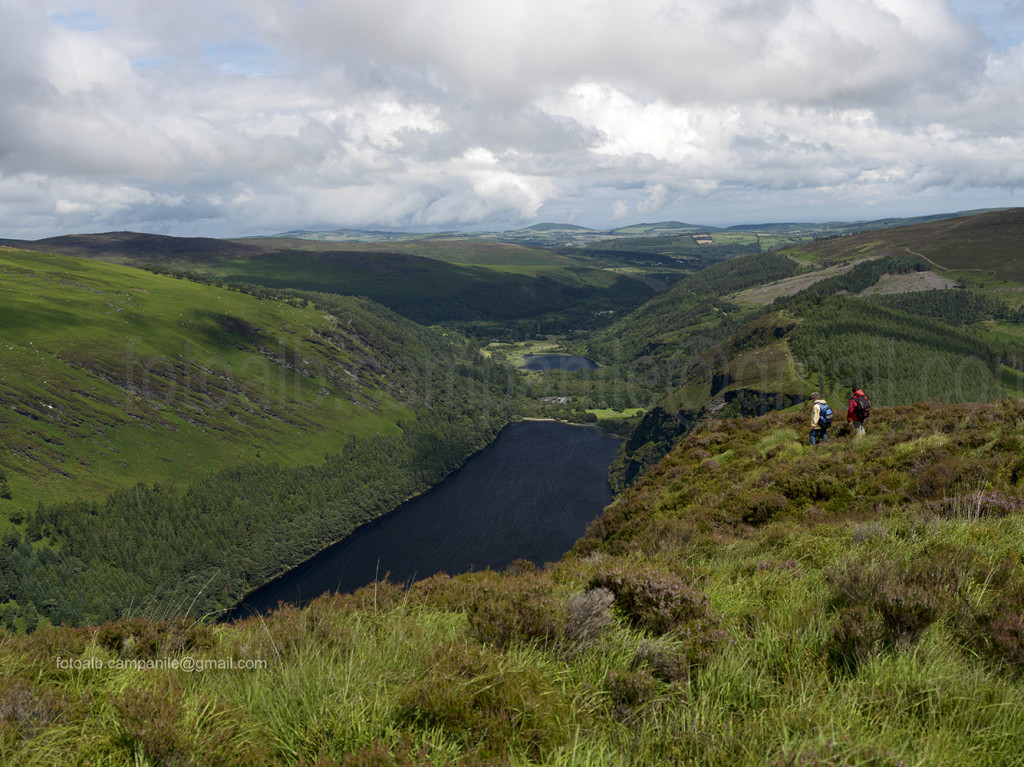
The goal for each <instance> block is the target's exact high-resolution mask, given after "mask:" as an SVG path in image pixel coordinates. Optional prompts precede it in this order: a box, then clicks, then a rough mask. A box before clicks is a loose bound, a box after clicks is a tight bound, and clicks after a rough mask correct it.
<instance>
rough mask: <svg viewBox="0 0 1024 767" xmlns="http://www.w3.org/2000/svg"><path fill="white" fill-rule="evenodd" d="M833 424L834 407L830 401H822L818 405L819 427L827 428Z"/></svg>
mask: <svg viewBox="0 0 1024 767" xmlns="http://www.w3.org/2000/svg"><path fill="white" fill-rule="evenodd" d="M831 425H832V408H830V407H829V406H828V403H826V402H822V403H821V404H820V405H819V406H818V428H819V429H827V428H828V427H829V426H831Z"/></svg>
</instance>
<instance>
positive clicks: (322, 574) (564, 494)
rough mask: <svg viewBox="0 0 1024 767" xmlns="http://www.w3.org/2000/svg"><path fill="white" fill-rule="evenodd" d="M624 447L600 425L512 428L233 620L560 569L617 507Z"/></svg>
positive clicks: (269, 589) (254, 599)
mask: <svg viewBox="0 0 1024 767" xmlns="http://www.w3.org/2000/svg"><path fill="white" fill-rule="evenodd" d="M618 446H619V439H618V438H616V437H612V436H610V435H608V434H606V433H605V432H603V431H601V430H599V429H596V428H594V427H585V426H574V425H570V424H564V423H557V422H553V421H523V422H521V423H514V424H512V425H510V426H508V427H506V428H505V429H504V430H503V431H502V432H501V433H500V434H499V435H498V438H497V439H496V440H495V441H494V442H492V443H491V444H490V445H489V446H488V447H487V448H485V449H484V450H483V451H481V452H480V453H478V454H477V455H475V456H473V457H472V458H470V459H469V460H468V461H467V462H466V464H465V465H464V466H463V467H462V468H461V469H459V470H458V471H456V472H454V473H453V474H452V475H451V476H449V477H448V478H447V479H445V480H444V481H443V482H441V484H439V485H437V486H436V487H433V488H431V489H430V490H429V491H427V492H426V493H424V494H423V495H420V496H417V497H416V498H413V499H411V500H409V501H407V502H405V503H404V504H402V505H401V506H400V507H399V508H397V509H396V510H395V511H393V512H391V513H390V514H387V515H385V516H383V517H381V518H380V519H377V520H375V521H373V522H370V523H368V524H366V525H363V526H362V527H360V528H358V529H357V530H355V531H354V532H353V533H352V534H351V535H350V536H348V537H347V538H345V539H344V540H342V541H340V542H338V543H336V544H334V545H333V546H331V547H330V548H328V549H326V550H324V551H322V552H321V553H320V554H318V555H317V556H315V557H314V558H313V559H310V560H309V561H307V562H305V563H303V564H302V565H300V566H298V567H296V568H295V569H294V570H291V571H290V572H288V573H285V574H284V575H283V576H281V577H280V578H278V579H277V580H274V581H272V582H271V583H268V584H267V585H265V586H263V587H262V588H260V589H257V590H256V591H254V592H252V593H251V594H249V595H248V596H247V597H245V599H243V600H242V602H240V603H239V604H238V605H237V606H236V607H235V608H233V609H232V610H231V611H230V613H229V615H228V616H227V617H228V619H233V618H241V617H244V616H246V615H249V614H251V613H254V612H267V611H268V610H271V609H273V608H275V607H276V606H277V604H278V602H286V603H291V604H303V603H306V602H309V601H310V600H312V599H315V598H316V597H318V596H320V595H321V594H324V593H327V592H334V591H340V592H350V591H354V590H355V589H358V588H360V587H362V586H365V585H367V584H369V583H372V582H373V581H374V580H377V579H383V578H384V575H385V574H386V573H387V574H388V580H389V581H391V582H392V583H411V582H412V581H414V580H421V579H423V578H428V577H430V576H431V575H434V574H436V573H440V572H444V573H448V574H449V575H456V574H458V573H464V572H470V571H473V570H483V569H486V568H488V567H489V568H491V569H494V570H502V569H504V568H505V567H506V566H507V565H508V564H509V563H510V562H512V561H513V560H516V559H528V560H530V561H532V562H533V563H534V564H536V565H539V566H540V565H543V564H545V563H546V562H554V561H557V560H559V559H561V557H562V555H563V554H564V553H565V552H566V551H568V550H569V549H571V548H572V546H573V544H574V543H576V541H577V540H579V538H580V536H582V535H583V533H584V532H586V529H587V526H588V525H589V524H590V523H591V521H593V520H594V519H596V518H597V517H598V516H600V515H601V512H602V511H603V510H604V507H605V506H607V505H608V504H609V503H611V500H612V492H611V488H610V487H609V486H608V479H607V472H608V466H609V465H610V464H611V462H612V459H613V458H614V457H615V454H616V451H617V450H618Z"/></svg>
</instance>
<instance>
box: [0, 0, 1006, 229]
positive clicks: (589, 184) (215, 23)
mask: <svg viewBox="0 0 1024 767" xmlns="http://www.w3.org/2000/svg"><path fill="white" fill-rule="evenodd" d="M1022 84H1024V0H487V1H486V2H484V1H483V0H0V237H14V238H25V239H37V238H41V237H48V236H52V235H56V234H64V233H69V232H100V231H112V230H134V231H147V232H159V233H165V234H175V235H204V236H213V237H228V236H241V235H249V234H265V233H272V232H280V231H285V230H289V229H299V228H303V229H326V228H341V227H357V228H404V229H411V230H418V231H433V230H439V229H488V230H503V229H512V228H519V227H522V226H528V225H530V224H532V223H538V222H541V221H560V222H570V223H575V224H579V225H583V226H590V227H595V228H601V229H604V228H611V227H616V226H624V225H626V224H630V223H636V222H641V221H663V220H679V221H686V222H690V223H697V224H707V225H723V226H727V225H731V224H740V223H763V222H772V221H827V220H844V221H853V220H863V219H874V218H883V217H888V216H911V215H923V214H930V213H941V212H952V211H960V210H970V209H976V208H985V207H1001V206H1017V205H1024V87H1022Z"/></svg>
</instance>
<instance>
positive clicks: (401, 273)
mask: <svg viewBox="0 0 1024 767" xmlns="http://www.w3.org/2000/svg"><path fill="white" fill-rule="evenodd" d="M8 242H9V241H8ZM17 244H18V246H19V247H22V248H29V249H32V250H40V251H52V252H59V253H67V254H70V255H75V256H81V257H86V258H95V259H101V260H104V261H111V262H114V263H120V264H127V265H132V266H155V267H157V268H159V269H162V270H180V271H183V272H187V273H195V274H200V275H204V276H206V277H208V278H210V279H212V280H219V281H223V282H247V283H252V284H258V285H264V286H267V287H271V288H295V289H301V290H313V291H320V292H329V293H335V294H338V295H358V296H363V297H366V298H370V299H372V300H374V301H376V302H378V303H380V304H383V305H385V306H387V307H388V308H390V309H392V310H393V311H395V312H397V313H399V314H401V315H403V316H405V317H408V318H409V319H412V320H413V321H415V322H419V323H422V324H447V325H449V326H453V327H458V328H459V329H461V330H464V331H468V332H472V333H475V334H477V335H480V336H487V337H489V336H493V335H495V334H502V333H512V334H513V335H519V336H523V335H525V333H526V332H527V331H528V330H529V329H530V328H532V329H533V332H537V331H536V328H537V326H538V324H539V325H540V326H541V328H542V329H543V330H544V331H545V332H564V331H565V330H567V329H570V328H580V327H594V326H597V325H599V324H601V323H603V322H605V321H606V319H605V318H606V317H607V316H608V313H616V314H620V313H624V312H626V311H629V310H630V309H632V308H634V307H635V306H637V305H639V304H640V303H642V302H643V301H644V300H645V299H646V298H648V297H649V296H651V295H652V294H653V292H654V289H653V288H652V287H651V286H650V285H648V284H646V283H645V282H644V281H643V280H642V279H641V278H642V276H643V275H642V274H641V275H633V274H632V272H630V271H628V270H627V271H626V272H624V273H618V272H616V271H612V270H609V269H606V268H604V266H605V264H603V263H602V264H598V265H593V264H589V263H586V262H581V261H580V260H579V259H571V258H568V257H566V256H562V255H559V254H558V253H555V252H553V251H549V250H540V249H536V248H526V247H523V246H520V245H514V244H508V243H499V242H494V241H487V240H474V239H466V240H450V239H446V238H440V237H438V238H426V239H421V240H415V241H410V242H387V243H359V244H351V243H344V244H339V243H335V242H328V241H320V240H305V239H298V238H256V239H247V240H235V241H229V240H212V239H203V238H174V237H162V236H157V235H144V234H135V233H131V232H115V233H110V234H102V235H73V236H66V237H57V238H51V239H47V240H40V241H37V242H32V243H25V242H22V243H17Z"/></svg>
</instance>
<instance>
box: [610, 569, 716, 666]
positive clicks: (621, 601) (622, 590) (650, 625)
mask: <svg viewBox="0 0 1024 767" xmlns="http://www.w3.org/2000/svg"><path fill="white" fill-rule="evenodd" d="M590 586H591V588H598V587H600V588H606V589H608V590H609V591H611V592H612V593H613V594H614V595H615V603H614V604H615V606H616V607H617V608H618V609H619V610H621V611H622V613H623V614H624V615H625V617H626V618H627V620H628V621H629V622H630V623H631V624H632V625H633V626H634V627H636V628H639V629H642V630H644V631H648V632H650V633H651V634H654V635H655V636H663V635H671V637H672V638H673V639H677V640H679V641H680V642H681V645H682V648H683V649H682V651H683V652H684V653H685V655H686V658H687V664H688V667H691V668H698V667H701V666H703V665H705V664H706V663H707V661H708V660H709V659H710V657H711V656H712V654H713V653H714V652H715V651H716V650H717V649H718V647H719V645H721V643H722V642H723V641H725V640H726V638H727V634H726V633H725V630H724V629H723V628H722V618H721V616H720V615H718V614H717V613H715V612H714V611H713V610H712V609H711V607H710V605H709V604H708V600H707V596H705V595H704V594H701V593H699V592H697V591H696V590H694V589H692V588H690V587H689V586H687V585H686V584H685V583H683V581H682V580H681V579H680V578H678V577H677V576H675V575H672V574H670V573H664V572H661V571H658V570H654V569H650V568H639V569H635V570H617V571H613V572H609V573H605V574H601V575H598V576H596V577H594V578H593V579H592V580H591V583H590Z"/></svg>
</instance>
